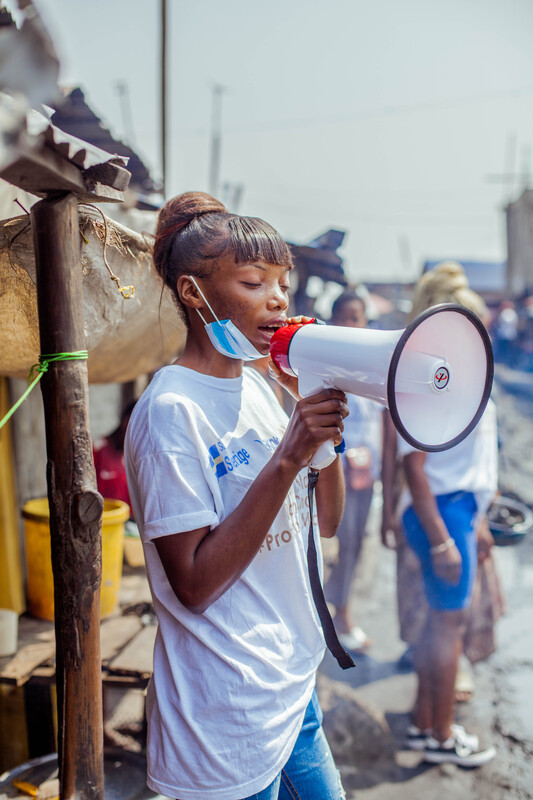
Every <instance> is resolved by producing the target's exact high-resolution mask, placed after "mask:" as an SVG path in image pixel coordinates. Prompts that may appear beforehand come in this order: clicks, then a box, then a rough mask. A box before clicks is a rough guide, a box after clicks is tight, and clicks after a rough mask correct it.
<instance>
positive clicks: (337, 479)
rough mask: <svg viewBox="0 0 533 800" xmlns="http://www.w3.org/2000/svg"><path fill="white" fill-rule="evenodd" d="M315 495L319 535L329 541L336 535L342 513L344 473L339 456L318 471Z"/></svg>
mask: <svg viewBox="0 0 533 800" xmlns="http://www.w3.org/2000/svg"><path fill="white" fill-rule="evenodd" d="M315 494H316V508H317V514H318V524H319V526H320V535H321V536H323V537H324V538H325V539H331V537H332V536H335V534H336V533H337V528H338V527H339V525H340V521H341V519H342V513H343V511H344V471H343V469H342V459H341V458H340V456H337V458H336V459H335V461H334V462H333V464H330V465H329V467H326V468H325V469H321V470H320V477H319V479H318V482H317V485H316V489H315Z"/></svg>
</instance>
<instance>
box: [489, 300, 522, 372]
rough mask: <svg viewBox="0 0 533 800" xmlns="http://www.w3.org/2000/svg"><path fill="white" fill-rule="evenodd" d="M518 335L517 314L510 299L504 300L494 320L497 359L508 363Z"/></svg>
mask: <svg viewBox="0 0 533 800" xmlns="http://www.w3.org/2000/svg"><path fill="white" fill-rule="evenodd" d="M517 337H518V314H517V312H516V309H515V306H514V303H513V302H512V300H504V301H503V302H502V303H501V305H500V310H499V312H498V315H497V317H496V320H495V322H494V339H495V350H496V355H497V357H498V360H499V361H503V362H504V363H506V364H510V363H511V361H512V360H513V355H514V348H515V345H516V342H517Z"/></svg>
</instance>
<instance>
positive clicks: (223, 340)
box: [189, 275, 265, 361]
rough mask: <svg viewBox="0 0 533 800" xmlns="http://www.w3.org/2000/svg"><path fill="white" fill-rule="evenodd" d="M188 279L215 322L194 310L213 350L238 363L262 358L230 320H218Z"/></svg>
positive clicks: (203, 296) (205, 298)
mask: <svg viewBox="0 0 533 800" xmlns="http://www.w3.org/2000/svg"><path fill="white" fill-rule="evenodd" d="M189 278H190V279H191V281H192V282H193V283H194V285H195V286H196V288H197V289H198V291H199V292H200V294H201V296H202V299H203V300H204V301H205V302H206V304H207V307H208V309H209V311H210V312H211V314H212V315H213V316H214V318H215V320H216V321H215V322H206V321H205V319H204V317H203V315H202V313H201V312H200V311H198V309H196V311H197V312H198V314H199V316H200V317H201V319H202V322H203V323H204V327H205V330H206V332H207V335H208V336H209V340H210V342H211V344H212V345H213V347H214V348H215V350H217V351H218V352H219V353H222V355H223V356H228V357H229V358H236V359H238V360H239V361H255V360H256V359H257V358H264V357H265V356H264V355H263V353H260V352H259V351H258V350H256V349H255V347H254V346H253V344H252V343H251V342H250V341H249V340H248V339H247V338H246V336H245V335H244V333H241V331H240V330H239V329H238V328H237V326H236V325H235V324H234V323H233V322H232V321H231V320H230V319H222V320H219V318H218V317H217V315H216V314H215V312H214V311H213V309H212V308H211V306H210V305H209V301H208V300H207V297H206V296H205V294H204V293H203V292H202V290H201V289H200V287H199V286H198V284H197V283H196V281H195V279H194V278H193V276H192V275H189Z"/></svg>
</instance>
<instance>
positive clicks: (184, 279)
mask: <svg viewBox="0 0 533 800" xmlns="http://www.w3.org/2000/svg"><path fill="white" fill-rule="evenodd" d="M177 288H178V295H179V298H180V300H181V302H182V303H183V305H184V306H187V307H188V308H204V306H205V303H204V301H203V300H202V296H201V295H200V292H199V291H198V287H197V286H196V285H195V283H194V281H193V280H192V278H191V277H190V276H189V275H180V276H179V278H178V283H177Z"/></svg>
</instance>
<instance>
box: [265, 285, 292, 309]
mask: <svg viewBox="0 0 533 800" xmlns="http://www.w3.org/2000/svg"><path fill="white" fill-rule="evenodd" d="M269 305H270V306H272V307H273V308H287V307H288V305H289V298H288V296H287V292H284V291H283V289H282V288H281V286H274V288H273V289H272V293H271V295H270V298H269Z"/></svg>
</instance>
